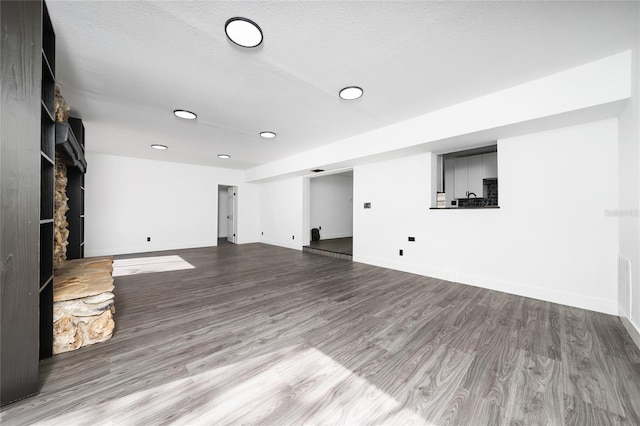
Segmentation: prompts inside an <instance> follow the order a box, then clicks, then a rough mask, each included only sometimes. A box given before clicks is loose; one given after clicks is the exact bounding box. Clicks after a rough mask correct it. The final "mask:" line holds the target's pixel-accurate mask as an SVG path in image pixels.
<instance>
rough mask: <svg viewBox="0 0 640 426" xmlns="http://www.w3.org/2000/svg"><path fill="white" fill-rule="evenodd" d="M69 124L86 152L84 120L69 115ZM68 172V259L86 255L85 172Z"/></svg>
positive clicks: (68, 170)
mask: <svg viewBox="0 0 640 426" xmlns="http://www.w3.org/2000/svg"><path fill="white" fill-rule="evenodd" d="M69 126H71V130H72V131H73V134H74V135H75V137H76V140H77V141H78V143H79V145H80V147H81V148H82V151H83V152H84V145H85V139H84V138H85V129H84V124H83V123H82V120H81V119H79V118H74V117H69ZM67 173H68V182H67V197H69V211H68V212H67V222H68V223H69V245H68V246H67V259H79V258H83V257H84V192H85V190H84V173H83V172H80V170H79V169H78V168H76V167H69V168H68V169H67Z"/></svg>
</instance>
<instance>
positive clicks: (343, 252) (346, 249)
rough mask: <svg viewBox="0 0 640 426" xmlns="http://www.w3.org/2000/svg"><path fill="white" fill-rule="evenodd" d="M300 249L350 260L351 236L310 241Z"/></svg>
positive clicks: (351, 252) (351, 249) (351, 250)
mask: <svg viewBox="0 0 640 426" xmlns="http://www.w3.org/2000/svg"><path fill="white" fill-rule="evenodd" d="M302 251H304V252H305V253H313V254H321V255H324V256H329V257H336V258H338V259H347V260H351V259H352V257H353V237H347V238H332V239H328V240H320V241H311V242H310V243H309V245H308V246H304V247H303V248H302Z"/></svg>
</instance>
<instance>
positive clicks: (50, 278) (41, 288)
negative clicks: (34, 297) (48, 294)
mask: <svg viewBox="0 0 640 426" xmlns="http://www.w3.org/2000/svg"><path fill="white" fill-rule="evenodd" d="M52 281H53V275H51V276H50V277H49V279H48V280H47V281H46V282H45V283H44V284H42V285H41V286H40V290H39V292H40V293H42V290H44V289H45V287H46V286H48V285H49V284H51V282H52Z"/></svg>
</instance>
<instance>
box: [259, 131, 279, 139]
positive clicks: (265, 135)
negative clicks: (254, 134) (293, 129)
mask: <svg viewBox="0 0 640 426" xmlns="http://www.w3.org/2000/svg"><path fill="white" fill-rule="evenodd" d="M260 136H261V137H263V138H265V139H273V138H275V137H276V134H275V133H274V132H260Z"/></svg>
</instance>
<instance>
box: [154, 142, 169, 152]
mask: <svg viewBox="0 0 640 426" xmlns="http://www.w3.org/2000/svg"><path fill="white" fill-rule="evenodd" d="M151 148H153V149H159V150H160V151H164V150H166V149H169V147H168V146H166V145H160V144H157V143H154V144H153V145H151Z"/></svg>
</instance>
